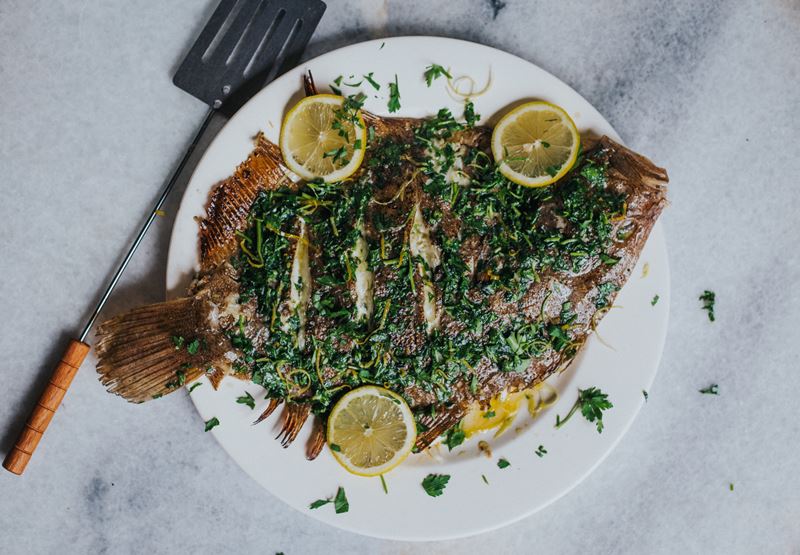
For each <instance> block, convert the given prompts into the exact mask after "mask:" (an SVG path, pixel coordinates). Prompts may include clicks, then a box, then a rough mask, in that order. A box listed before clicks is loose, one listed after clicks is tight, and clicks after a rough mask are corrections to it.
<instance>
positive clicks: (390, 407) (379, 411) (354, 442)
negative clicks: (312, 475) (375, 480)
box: [327, 385, 417, 476]
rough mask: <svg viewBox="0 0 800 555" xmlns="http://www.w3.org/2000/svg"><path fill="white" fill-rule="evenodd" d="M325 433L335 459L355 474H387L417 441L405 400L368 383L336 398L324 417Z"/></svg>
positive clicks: (409, 451) (402, 459)
mask: <svg viewBox="0 0 800 555" xmlns="http://www.w3.org/2000/svg"><path fill="white" fill-rule="evenodd" d="M367 426H369V427H370V428H369V431H368V430H367ZM327 432H328V433H327V441H328V446H331V445H334V446H335V448H331V452H332V453H333V456H334V458H335V459H336V461H337V462H338V463H339V464H341V465H342V466H343V467H344V468H345V469H346V470H347V471H348V472H350V473H352V474H356V475H358V476H378V475H380V474H385V473H387V472H388V471H390V470H391V469H393V468H394V467H396V466H397V465H399V464H400V463H402V462H403V461H404V460H405V459H406V457H408V455H409V454H410V453H411V450H412V448H413V447H414V443H415V442H416V440H417V429H416V422H415V420H414V415H413V414H412V413H411V409H410V408H409V406H408V403H406V402H405V400H404V399H403V398H402V397H400V396H399V395H397V394H396V393H394V392H392V391H389V390H388V389H384V388H382V387H378V386H372V385H368V386H363V387H359V388H357V389H354V390H352V391H349V392H348V393H346V394H345V395H344V396H343V397H342V398H341V399H339V401H338V402H337V403H336V405H335V406H334V407H333V410H332V411H331V413H330V415H329V416H328V430H327ZM373 459H377V460H374V461H373ZM373 463H374V464H373Z"/></svg>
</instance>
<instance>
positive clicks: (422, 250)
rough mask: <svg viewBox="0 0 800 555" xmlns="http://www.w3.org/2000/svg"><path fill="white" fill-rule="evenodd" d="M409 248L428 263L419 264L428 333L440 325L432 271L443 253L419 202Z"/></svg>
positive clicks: (414, 254)
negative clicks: (433, 238)
mask: <svg viewBox="0 0 800 555" xmlns="http://www.w3.org/2000/svg"><path fill="white" fill-rule="evenodd" d="M408 241H409V249H410V251H411V256H414V257H417V256H418V257H420V258H422V260H424V261H425V264H427V268H426V267H425V264H418V266H417V268H418V271H419V274H420V275H421V276H422V280H423V286H422V308H423V312H424V314H425V322H426V323H427V325H428V333H430V332H431V331H433V330H435V329H436V328H438V327H439V320H440V315H439V314H438V310H437V307H436V290H435V289H434V288H433V285H432V284H431V276H430V271H431V270H434V269H435V268H436V267H437V266H439V264H440V263H441V253H440V252H439V247H437V246H436V245H434V244H433V241H431V233H430V229H428V226H427V224H426V223H425V220H424V218H423V217H422V210H420V208H419V204H417V205H416V207H415V208H414V218H413V220H412V222H411V233H409V238H408Z"/></svg>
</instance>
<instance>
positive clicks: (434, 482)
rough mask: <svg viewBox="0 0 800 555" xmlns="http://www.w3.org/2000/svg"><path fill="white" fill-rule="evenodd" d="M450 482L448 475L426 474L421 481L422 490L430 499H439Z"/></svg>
mask: <svg viewBox="0 0 800 555" xmlns="http://www.w3.org/2000/svg"><path fill="white" fill-rule="evenodd" d="M449 481H450V475H449V474H428V475H427V476H425V479H424V480H422V489H424V490H425V493H427V494H428V495H430V496H431V497H439V496H440V495H442V493H443V492H444V488H445V487H447V482H449Z"/></svg>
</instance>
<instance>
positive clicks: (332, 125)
mask: <svg viewBox="0 0 800 555" xmlns="http://www.w3.org/2000/svg"><path fill="white" fill-rule="evenodd" d="M343 105H344V98H342V97H341V96H336V95H332V94H318V95H314V96H309V97H306V98H304V99H303V100H301V101H300V102H298V103H297V104H296V105H295V106H294V107H292V109H291V110H289V112H288V113H287V114H286V117H285V118H284V120H283V125H282V126H281V134H280V141H279V142H280V147H281V154H282V155H283V159H284V162H285V163H286V165H287V167H288V168H289V169H290V170H292V171H293V172H294V173H296V174H297V175H299V176H300V177H302V178H303V179H306V180H311V179H320V178H321V179H323V180H325V181H328V182H332V181H342V180H344V179H347V178H348V177H350V176H351V175H353V173H355V172H356V170H358V168H359V167H360V166H361V162H362V161H363V160H364V150H365V148H366V143H367V141H366V139H367V128H366V125H365V123H364V119H363V118H362V117H361V113H360V111H356V112H355V113H349V114H345V111H344V110H343ZM344 115H346V116H347V117H343V116H344Z"/></svg>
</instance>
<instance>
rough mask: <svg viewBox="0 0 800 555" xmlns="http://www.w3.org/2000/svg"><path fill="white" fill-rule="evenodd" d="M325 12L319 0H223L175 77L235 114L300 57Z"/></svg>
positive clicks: (194, 93) (191, 90)
mask: <svg viewBox="0 0 800 555" xmlns="http://www.w3.org/2000/svg"><path fill="white" fill-rule="evenodd" d="M324 12H325V4H324V3H323V2H322V1H320V0H221V1H220V3H219V5H218V6H217V9H216V10H215V11H214V13H213V14H212V15H211V18H210V19H209V20H208V23H206V26H205V27H204V28H203V30H202V32H201V33H200V36H199V37H198V38H197V41H195V43H194V45H193V46H192V48H191V49H190V50H189V53H188V54H187V55H186V58H184V60H183V63H181V66H180V67H179V68H178V71H177V72H175V77H174V78H173V83H175V85H176V86H178V87H180V88H181V89H183V90H184V91H186V92H188V93H189V94H191V95H192V96H194V97H196V98H199V99H200V100H202V101H203V102H205V103H206V104H208V105H209V106H211V107H212V108H216V109H218V110H220V111H221V112H223V113H225V114H226V115H228V116H231V115H233V113H234V112H236V110H238V109H239V108H240V107H241V105H242V104H244V102H246V101H247V100H248V99H250V97H252V96H253V95H254V94H255V93H256V92H257V91H258V90H259V89H261V88H262V87H263V86H264V85H265V84H266V83H267V82H269V81H271V80H272V79H273V78H275V77H276V76H277V75H278V73H280V72H281V70H282V69H283V68H288V67H291V66H293V65H294V64H296V63H297V61H298V60H299V58H300V55H301V54H302V52H303V49H304V48H305V46H306V44H307V43H308V41H309V39H310V38H311V35H312V33H313V32H314V29H315V28H316V27H317V24H318V23H319V20H320V19H321V18H322V14H323V13H324Z"/></svg>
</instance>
